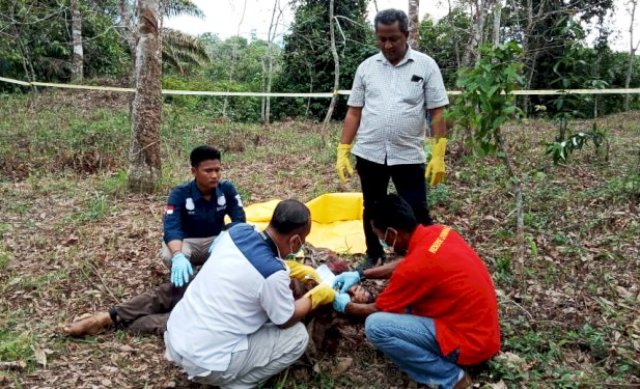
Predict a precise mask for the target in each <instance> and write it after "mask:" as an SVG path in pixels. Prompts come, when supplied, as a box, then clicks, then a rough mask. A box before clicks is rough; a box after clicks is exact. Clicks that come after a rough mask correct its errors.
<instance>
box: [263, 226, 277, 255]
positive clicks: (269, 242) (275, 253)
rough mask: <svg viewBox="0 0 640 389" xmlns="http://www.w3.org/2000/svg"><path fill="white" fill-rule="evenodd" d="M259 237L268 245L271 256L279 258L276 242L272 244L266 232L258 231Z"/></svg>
mask: <svg viewBox="0 0 640 389" xmlns="http://www.w3.org/2000/svg"><path fill="white" fill-rule="evenodd" d="M260 237H261V238H262V239H263V240H264V241H265V242H266V243H267V245H269V248H270V249H271V251H273V255H275V256H277V257H278V258H280V250H278V246H277V245H276V242H274V241H273V239H271V237H270V236H269V234H267V231H260Z"/></svg>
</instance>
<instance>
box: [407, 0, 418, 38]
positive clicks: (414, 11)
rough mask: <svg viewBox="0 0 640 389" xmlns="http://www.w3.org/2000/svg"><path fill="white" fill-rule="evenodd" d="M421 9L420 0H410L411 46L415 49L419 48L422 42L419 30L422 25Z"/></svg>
mask: <svg viewBox="0 0 640 389" xmlns="http://www.w3.org/2000/svg"><path fill="white" fill-rule="evenodd" d="M419 9H420V0H409V46H411V48H413V49H417V48H418V44H419V43H420V34H419V30H418V26H419V25H420V16H419V12H420V11H419Z"/></svg>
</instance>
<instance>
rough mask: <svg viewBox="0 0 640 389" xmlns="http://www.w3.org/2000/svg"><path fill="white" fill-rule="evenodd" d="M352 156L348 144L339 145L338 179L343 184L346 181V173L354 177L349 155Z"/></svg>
mask: <svg viewBox="0 0 640 389" xmlns="http://www.w3.org/2000/svg"><path fill="white" fill-rule="evenodd" d="M350 154H351V145H348V144H346V143H340V144H339V145H338V159H337V161H336V170H337V171H338V178H340V182H342V183H343V184H344V183H345V181H346V177H345V173H346V174H348V175H349V176H351V175H353V168H352V167H351V161H349V155H350Z"/></svg>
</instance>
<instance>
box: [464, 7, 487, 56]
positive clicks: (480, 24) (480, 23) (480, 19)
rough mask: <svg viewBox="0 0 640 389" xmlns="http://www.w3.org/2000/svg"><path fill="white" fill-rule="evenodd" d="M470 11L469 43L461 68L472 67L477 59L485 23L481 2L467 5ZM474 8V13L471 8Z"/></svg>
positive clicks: (484, 12)
mask: <svg viewBox="0 0 640 389" xmlns="http://www.w3.org/2000/svg"><path fill="white" fill-rule="evenodd" d="M469 6H470V7H471V9H472V14H473V21H472V24H471V34H470V36H469V43H468V44H467V50H466V51H465V53H464V56H463V57H462V66H472V65H473V62H474V61H476V60H477V59H478V56H479V54H478V47H480V46H481V45H482V43H483V38H484V23H485V14H486V10H485V5H484V1H483V0H474V1H471V2H470V3H469ZM474 7H475V12H473V8H474Z"/></svg>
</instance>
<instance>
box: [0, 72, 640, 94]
mask: <svg viewBox="0 0 640 389" xmlns="http://www.w3.org/2000/svg"><path fill="white" fill-rule="evenodd" d="M0 81H2V82H7V83H10V84H16V85H22V86H44V87H49V88H67V89H85V90H97V91H110V92H126V93H133V92H135V89H133V88H120V87H114V86H96V85H79V84H58V83H53V82H38V81H33V82H26V81H21V80H16V79H13V78H6V77H0ZM162 94H165V95H190V96H238V97H267V96H268V97H317V98H329V97H333V96H335V95H343V96H347V95H350V94H351V91H350V90H344V89H341V90H334V91H333V92H318V93H280V92H272V93H265V92H224V91H222V92H219V91H192V90H177V89H163V90H162ZM447 94H448V95H459V94H460V91H447ZM511 94H513V95H519V96H538V95H616V94H640V88H612V89H535V90H534V89H531V90H514V91H511Z"/></svg>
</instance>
